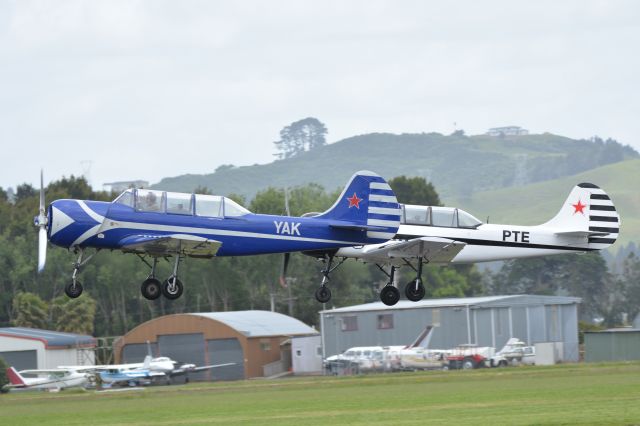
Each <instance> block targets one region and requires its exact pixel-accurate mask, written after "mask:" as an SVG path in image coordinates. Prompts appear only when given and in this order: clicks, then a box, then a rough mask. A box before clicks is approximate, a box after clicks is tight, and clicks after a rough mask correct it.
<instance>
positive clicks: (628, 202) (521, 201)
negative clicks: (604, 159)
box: [444, 159, 640, 247]
mask: <svg viewBox="0 0 640 426" xmlns="http://www.w3.org/2000/svg"><path fill="white" fill-rule="evenodd" d="M581 182H591V183H594V184H596V185H598V186H599V187H601V188H602V189H604V190H605V191H606V192H607V193H608V194H609V196H610V197H611V199H612V200H613V202H614V203H615V205H616V208H617V209H618V212H619V213H620V217H621V220H622V228H621V232H620V237H619V240H618V241H619V243H622V244H626V243H628V242H631V241H634V242H636V243H637V242H640V190H639V189H638V187H639V186H640V160H639V159H635V160H627V161H624V162H620V163H616V164H610V165H607V166H603V167H598V168H596V169H593V170H589V171H586V172H583V173H579V174H576V175H573V176H568V177H563V178H560V179H554V180H550V181H546V182H540V183H535V184H531V185H525V186H517V187H511V188H503V189H497V190H489V191H479V192H475V193H474V194H473V195H471V197H458V198H456V197H445V198H444V200H445V203H446V204H447V205H451V206H457V207H460V208H462V209H464V210H467V211H468V212H469V213H472V214H473V215H474V216H477V217H478V219H480V220H483V221H485V220H486V218H487V216H488V217H489V218H490V221H491V222H492V223H512V224H516V225H536V224H541V223H543V222H546V221H547V220H549V219H551V218H552V217H553V216H554V215H555V214H556V213H557V212H558V210H559V209H560V206H561V204H562V203H563V202H564V200H565V199H566V198H567V196H568V195H569V191H571V189H572V188H573V187H574V185H576V184H578V183H581ZM622 244H616V245H617V246H621V245H622ZM614 247H615V246H614Z"/></svg>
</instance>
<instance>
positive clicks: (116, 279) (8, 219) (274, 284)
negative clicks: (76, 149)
mask: <svg viewBox="0 0 640 426" xmlns="http://www.w3.org/2000/svg"><path fill="white" fill-rule="evenodd" d="M389 183H390V185H391V186H392V188H393V189H394V191H395V192H396V195H397V196H398V200H399V201H400V202H403V203H407V204H422V205H441V202H440V199H439V196H438V194H437V192H436V190H435V188H434V187H433V185H431V184H430V183H428V182H426V181H425V180H424V179H423V178H407V177H404V176H401V177H398V178H395V179H392V180H391V181H390V182H389ZM201 190H202V191H205V190H206V189H204V188H202V189H201ZM116 195H117V194H108V193H105V192H95V191H93V190H92V189H91V187H90V186H89V185H88V184H87V182H86V180H85V179H84V178H76V177H73V176H72V177H70V178H62V179H60V180H58V181H55V182H52V183H51V184H50V185H49V186H48V187H47V188H46V199H47V200H49V201H51V200H54V199H59V198H76V199H93V200H111V199H113V198H115V196H116ZM338 195H339V190H335V191H326V190H325V189H324V188H322V187H321V186H319V185H316V184H309V185H305V186H300V187H295V188H291V189H289V190H287V192H286V195H285V190H284V189H281V188H268V189H266V190H264V191H262V192H259V193H258V194H257V195H256V196H255V197H254V198H253V199H252V200H251V201H250V202H244V200H242V199H241V198H240V197H233V198H234V199H235V200H236V201H239V202H241V203H243V204H244V205H245V206H246V207H247V208H249V209H250V210H251V211H253V212H255V213H267V214H284V213H285V211H286V207H285V199H286V200H287V201H288V205H289V209H290V212H291V215H294V216H299V215H302V214H304V213H307V212H318V211H324V210H326V209H327V208H328V207H329V206H331V205H332V204H333V202H334V201H335V199H336V198H337V197H338ZM37 210H38V193H37V191H36V190H35V189H34V188H33V187H31V186H30V185H20V186H19V187H18V188H16V191H15V199H13V200H11V201H10V200H9V199H8V197H7V193H6V191H4V190H2V189H1V188H0V267H1V268H2V271H3V272H4V273H3V274H1V275H0V326H11V325H16V326H31V327H38V328H46V329H54V330H60V331H70V332H79V333H87V334H93V335H95V336H117V335H121V334H124V333H126V332H127V331H128V330H130V329H131V328H133V327H135V326H136V325H138V324H140V323H142V322H144V321H147V320H149V319H152V318H155V317H157V316H161V315H166V314H172V313H183V312H209V311H229V310H246V309H263V310H269V309H271V306H272V305H273V306H274V307H275V310H276V311H278V312H282V313H284V314H290V315H292V316H294V317H296V318H298V319H300V320H301V321H303V322H305V323H307V324H310V325H315V326H317V325H318V311H319V310H320V309H321V308H322V306H321V305H319V304H318V303H317V302H316V300H315V298H314V297H313V293H314V291H315V289H316V288H317V286H318V285H319V284H320V281H321V274H320V270H321V269H322V266H323V265H322V264H321V263H320V262H318V261H317V260H316V259H314V258H311V257H307V256H305V255H303V254H299V253H294V254H293V255H292V256H291V260H290V263H289V268H288V272H287V279H286V280H284V281H282V280H280V274H281V268H282V261H283V256H282V255H261V256H248V257H235V258H234V257H231V258H230V257H223V258H214V259H211V260H199V259H187V260H186V261H185V262H184V263H183V264H182V266H181V279H182V281H183V282H184V283H185V293H184V295H183V296H182V297H181V298H180V299H178V300H175V301H168V300H166V299H164V298H160V299H158V300H155V301H149V300H146V299H144V298H143V297H142V296H141V295H140V291H139V286H140V283H141V282H142V281H143V280H144V279H145V278H146V277H147V275H148V274H149V270H148V269H149V268H148V267H147V266H146V265H144V264H143V263H142V262H141V261H140V260H139V259H138V258H137V257H136V256H132V255H125V254H122V253H120V252H118V251H113V252H109V251H104V250H103V251H101V252H100V253H99V254H98V255H97V256H95V257H94V258H93V259H92V260H91V261H90V262H89V263H88V264H87V265H86V266H85V267H84V268H83V270H82V272H81V274H80V278H79V279H80V281H81V282H82V283H83V285H84V287H85V292H84V293H83V295H82V296H81V297H79V298H78V299H75V300H69V299H67V298H66V296H64V292H63V289H64V286H65V285H66V284H67V283H68V282H69V280H70V279H71V272H72V263H73V262H74V261H75V257H76V256H75V255H74V254H73V253H71V252H69V251H67V250H64V249H61V248H51V247H50V248H49V250H48V254H47V256H48V258H47V266H46V268H45V270H44V272H43V273H41V274H38V273H37V271H36V264H37V230H36V228H35V227H34V226H33V219H32V218H33V216H34V215H36V214H37ZM171 267H172V264H171V262H170V259H169V261H167V262H164V261H161V262H160V263H159V265H158V271H157V274H158V275H159V276H168V275H170V269H171ZM400 273H401V282H402V283H403V285H404V283H407V282H409V281H410V280H412V279H413V278H414V276H413V275H414V272H413V271H412V270H410V268H402V269H401V270H400ZM423 278H424V280H425V284H426V290H427V295H426V297H429V298H437V297H470V296H479V295H489V294H518V293H528V294H549V295H550V294H566V295H570V296H577V297H581V298H582V299H583V303H582V305H581V307H580V311H581V315H582V317H583V318H584V319H587V320H594V319H596V318H603V319H604V320H605V321H606V322H607V324H611V325H614V324H621V323H622V322H623V320H624V319H625V318H624V316H625V314H626V316H627V318H628V319H632V318H633V317H634V316H635V315H636V314H637V313H638V307H640V261H639V260H638V258H637V257H635V256H634V255H633V253H631V254H630V255H629V256H628V257H627V258H626V259H625V260H624V266H623V268H622V271H621V272H620V273H618V274H614V273H612V272H611V271H610V270H609V268H608V266H607V263H606V262H605V261H604V260H603V258H602V256H601V255H600V254H599V253H590V254H585V255H563V256H555V257H545V258H538V259H529V260H517V261H509V262H505V263H504V265H503V266H502V268H501V269H499V270H498V271H496V272H490V271H489V270H485V271H484V272H480V270H479V269H478V268H477V266H474V265H454V266H447V267H440V266H427V267H425V268H424V275H423ZM386 281H387V277H385V276H384V275H383V274H381V273H380V271H379V270H378V269H377V268H376V267H375V266H374V265H369V264H362V263H360V262H355V261H347V262H345V263H344V264H343V265H342V266H341V267H340V268H338V269H337V270H336V271H335V272H334V273H332V275H331V281H330V286H331V290H332V293H333V299H332V302H331V304H332V305H331V306H327V308H331V307H333V306H335V307H339V306H348V305H353V304H359V303H367V302H372V301H377V300H378V291H379V289H380V288H382V286H384V285H385V283H386Z"/></svg>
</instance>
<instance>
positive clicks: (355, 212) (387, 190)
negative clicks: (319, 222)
mask: <svg viewBox="0 0 640 426" xmlns="http://www.w3.org/2000/svg"><path fill="white" fill-rule="evenodd" d="M401 215H402V210H401V209H400V205H399V204H398V200H397V199H396V195H395V194H394V192H393V190H392V189H391V187H390V186H389V184H388V183H387V182H386V181H385V180H384V179H383V178H382V177H380V176H379V175H377V174H376V173H373V172H370V171H366V170H361V171H359V172H357V173H355V174H354V175H353V176H352V177H351V180H349V183H347V186H346V187H345V188H344V190H343V191H342V194H340V197H338V199H337V200H336V202H335V203H334V205H333V206H332V207H331V208H330V209H329V210H327V211H326V212H324V213H322V214H320V215H318V216H316V217H317V218H319V219H333V220H335V221H340V222H341V223H340V224H336V225H335V226H336V227H338V228H352V229H356V228H358V229H361V230H366V233H367V239H368V241H367V243H375V242H384V241H387V240H389V239H391V238H393V237H394V236H395V234H396V233H397V232H398V228H399V227H400V216H401Z"/></svg>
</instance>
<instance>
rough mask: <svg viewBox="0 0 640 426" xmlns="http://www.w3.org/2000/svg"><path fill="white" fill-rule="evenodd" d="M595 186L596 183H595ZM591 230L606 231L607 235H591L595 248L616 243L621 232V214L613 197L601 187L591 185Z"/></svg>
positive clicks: (590, 241) (590, 238)
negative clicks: (614, 203)
mask: <svg viewBox="0 0 640 426" xmlns="http://www.w3.org/2000/svg"><path fill="white" fill-rule="evenodd" d="M593 186H595V185H593ZM589 189H590V191H591V194H590V196H589V204H590V205H589V231H593V232H603V233H604V232H606V233H607V235H601V236H593V237H589V244H590V245H594V246H595V247H594V248H604V247H606V246H609V245H611V244H613V243H615V241H616V239H617V238H618V234H619V233H620V216H619V215H618V212H617V211H616V208H615V206H614V205H613V201H611V198H610V197H609V196H608V195H607V194H606V193H605V192H604V191H603V190H602V189H600V188H598V187H595V188H593V187H590V188H589Z"/></svg>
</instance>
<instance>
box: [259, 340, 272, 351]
mask: <svg viewBox="0 0 640 426" xmlns="http://www.w3.org/2000/svg"><path fill="white" fill-rule="evenodd" d="M260 349H262V350H263V351H265V352H267V351H270V350H271V341H270V340H261V341H260Z"/></svg>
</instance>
